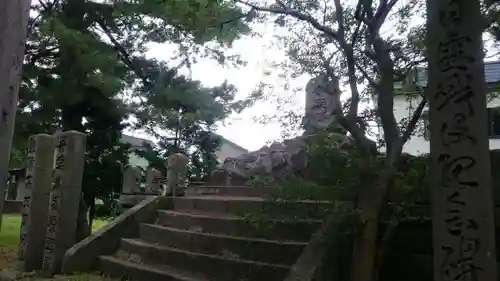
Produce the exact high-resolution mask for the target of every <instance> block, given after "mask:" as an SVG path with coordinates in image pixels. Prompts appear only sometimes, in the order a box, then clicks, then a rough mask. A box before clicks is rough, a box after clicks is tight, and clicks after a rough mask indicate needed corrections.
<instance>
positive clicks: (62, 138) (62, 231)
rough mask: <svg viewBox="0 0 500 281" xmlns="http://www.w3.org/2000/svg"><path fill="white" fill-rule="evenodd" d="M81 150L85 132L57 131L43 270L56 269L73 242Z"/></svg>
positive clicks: (79, 182)
mask: <svg viewBox="0 0 500 281" xmlns="http://www.w3.org/2000/svg"><path fill="white" fill-rule="evenodd" d="M85 150H86V135H85V134H83V133H80V132H76V131H68V132H63V133H61V134H58V136H57V145H56V160H55V169H54V176H53V184H52V190H51V192H50V203H49V217H48V220H47V229H46V234H45V249H44V253H43V262H42V270H43V271H44V272H45V273H49V274H53V273H58V272H59V271H60V267H61V263H62V258H63V256H64V253H65V252H66V250H67V249H68V248H70V247H71V246H73V244H74V243H75V242H76V241H75V240H76V229H77V221H78V220H77V218H78V208H79V205H80V204H79V203H80V196H81V191H82V176H83V168H84V163H85Z"/></svg>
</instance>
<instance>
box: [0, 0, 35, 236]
mask: <svg viewBox="0 0 500 281" xmlns="http://www.w3.org/2000/svg"><path fill="white" fill-rule="evenodd" d="M30 6H31V1H30V0H2V1H0V112H2V118H0V227H1V226H2V216H1V214H2V210H3V204H4V200H5V197H4V196H3V195H4V192H5V190H6V188H7V177H8V172H7V171H8V169H9V159H10V150H11V147H12V137H13V134H14V121H15V119H16V118H15V117H16V108H17V100H18V95H19V85H20V83H21V71H22V66H23V59H24V46H25V43H26V32H27V30H28V19H29V12H30Z"/></svg>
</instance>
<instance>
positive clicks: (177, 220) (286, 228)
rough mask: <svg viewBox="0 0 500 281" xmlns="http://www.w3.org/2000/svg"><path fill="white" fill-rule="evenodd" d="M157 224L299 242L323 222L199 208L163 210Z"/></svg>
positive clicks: (308, 236)
mask: <svg viewBox="0 0 500 281" xmlns="http://www.w3.org/2000/svg"><path fill="white" fill-rule="evenodd" d="M157 223H158V224H161V225H164V226H170V227H174V228H177V229H184V230H194V231H200V232H205V233H214V234H225V235H230V236H243V237H250V238H262V239H269V240H280V241H299V242H308V241H309V239H310V238H311V234H312V233H313V232H314V231H316V229H318V227H319V226H320V225H321V221H318V220H297V221H281V220H258V221H255V220H252V219H246V218H243V217H240V216H237V215H231V214H227V213H226V214H224V213H216V212H207V211H196V210H178V211H174V210H161V211H159V212H158V221H157Z"/></svg>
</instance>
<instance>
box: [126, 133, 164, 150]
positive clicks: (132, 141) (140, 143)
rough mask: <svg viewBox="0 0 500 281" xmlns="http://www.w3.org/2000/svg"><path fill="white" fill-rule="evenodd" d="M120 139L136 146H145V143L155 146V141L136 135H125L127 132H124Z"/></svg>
mask: <svg viewBox="0 0 500 281" xmlns="http://www.w3.org/2000/svg"><path fill="white" fill-rule="evenodd" d="M120 141H121V142H122V143H128V144H130V145H131V146H132V147H134V148H141V147H144V146H145V145H149V146H152V147H153V146H154V145H155V143H154V142H153V141H151V140H148V139H143V138H138V137H134V136H129V135H125V134H122V137H121V139H120Z"/></svg>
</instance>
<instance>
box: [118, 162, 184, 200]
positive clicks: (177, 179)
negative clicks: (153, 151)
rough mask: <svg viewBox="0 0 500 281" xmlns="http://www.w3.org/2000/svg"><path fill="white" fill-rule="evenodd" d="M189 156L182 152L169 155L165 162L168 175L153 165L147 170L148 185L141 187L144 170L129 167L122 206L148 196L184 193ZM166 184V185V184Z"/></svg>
mask: <svg viewBox="0 0 500 281" xmlns="http://www.w3.org/2000/svg"><path fill="white" fill-rule="evenodd" d="M188 162H189V158H188V157H187V156H186V155H184V154H181V153H175V154H172V155H171V156H169V157H168V160H167V162H166V163H165V168H166V170H167V175H166V177H165V176H164V175H162V173H161V172H160V171H159V170H157V169H155V168H152V167H149V168H148V169H147V170H146V185H145V188H144V189H142V188H141V182H142V171H141V169H140V168H139V167H133V166H130V167H127V168H126V169H125V171H124V172H123V187H122V194H121V196H120V204H121V205H122V207H125V208H128V207H132V206H133V205H135V204H137V203H139V202H140V201H142V200H144V199H145V198H147V197H148V196H158V195H164V196H165V195H173V196H175V195H182V194H183V192H184V188H185V187H186V185H187V178H186V174H187V165H188ZM164 185H165V186H164Z"/></svg>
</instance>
